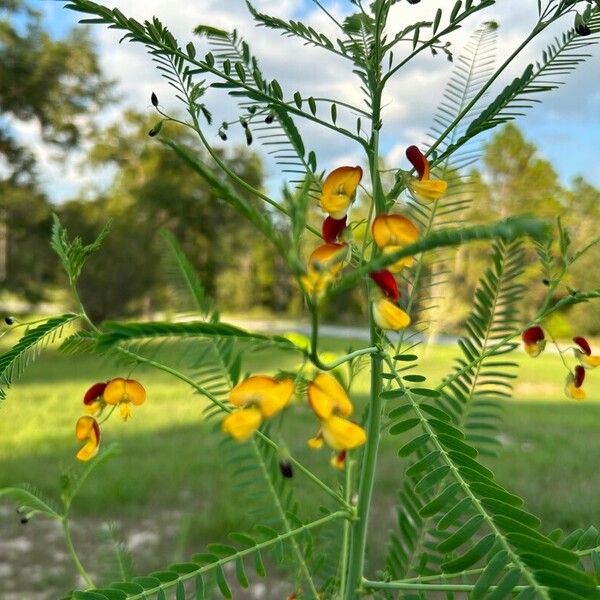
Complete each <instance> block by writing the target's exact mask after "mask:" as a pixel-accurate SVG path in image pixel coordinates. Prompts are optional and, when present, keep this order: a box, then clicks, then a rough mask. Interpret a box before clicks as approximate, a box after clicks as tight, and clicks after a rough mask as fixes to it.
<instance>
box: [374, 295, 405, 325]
mask: <svg viewBox="0 0 600 600" xmlns="http://www.w3.org/2000/svg"><path fill="white" fill-rule="evenodd" d="M373 318H374V319H375V323H377V325H378V326H379V327H381V329H390V330H392V331H400V329H406V327H408V326H409V325H410V316H409V315H408V314H407V313H405V312H404V311H403V310H402V309H401V308H400V307H399V306H398V305H397V304H394V303H393V302H391V301H390V300H388V299H387V298H381V299H380V300H377V302H375V303H374V304H373Z"/></svg>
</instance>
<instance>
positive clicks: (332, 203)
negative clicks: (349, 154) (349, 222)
mask: <svg viewBox="0 0 600 600" xmlns="http://www.w3.org/2000/svg"><path fill="white" fill-rule="evenodd" d="M361 179H362V169H361V168H360V167H339V168H338V169H335V170H334V171H332V172H331V173H329V175H328V176H327V177H326V178H325V181H324V182H323V192H322V194H321V202H320V206H321V208H322V209H323V210H324V211H325V212H326V213H329V215H330V216H331V217H333V218H334V219H343V218H344V217H345V216H346V213H347V212H348V208H349V206H350V204H351V203H352V200H353V199H354V194H355V193H356V188H357V187H358V184H359V183H360V180H361Z"/></svg>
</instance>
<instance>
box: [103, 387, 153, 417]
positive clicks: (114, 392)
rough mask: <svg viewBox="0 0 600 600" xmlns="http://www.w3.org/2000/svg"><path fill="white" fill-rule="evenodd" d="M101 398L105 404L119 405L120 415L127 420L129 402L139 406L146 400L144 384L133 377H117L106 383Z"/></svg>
mask: <svg viewBox="0 0 600 600" xmlns="http://www.w3.org/2000/svg"><path fill="white" fill-rule="evenodd" d="M102 398H103V400H104V402H105V403H106V404H110V405H112V406H117V405H118V406H119V411H120V413H121V417H122V419H123V420H124V421H127V419H129V417H131V407H130V404H133V405H135V406H140V405H142V404H144V402H145V401H146V390H145V389H144V386H143V385H142V384H141V383H139V381H136V380H135V379H124V378H123V377H117V378H116V379H112V380H111V381H109V382H108V383H107V385H106V388H105V389H104V393H103V394H102Z"/></svg>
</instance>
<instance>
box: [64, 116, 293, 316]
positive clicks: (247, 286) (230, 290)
mask: <svg viewBox="0 0 600 600" xmlns="http://www.w3.org/2000/svg"><path fill="white" fill-rule="evenodd" d="M153 123H154V122H153V121H152V120H149V119H148V118H145V117H142V116H140V115H139V114H137V113H135V112H131V111H130V112H127V113H126V114H125V115H124V116H123V118H122V119H120V120H119V123H117V124H114V125H112V126H110V127H109V128H107V129H106V130H105V131H104V132H103V133H102V135H100V137H99V138H98V139H97V141H96V143H95V145H94V147H93V149H92V151H91V153H90V157H89V158H90V161H91V164H93V165H95V166H98V167H101V166H107V165H113V166H115V167H116V168H117V173H116V176H115V179H114V182H113V184H112V185H111V186H110V188H109V190H108V191H107V192H106V193H103V194H102V195H100V196H99V197H98V199H97V200H96V201H94V202H92V203H89V202H82V201H78V202H71V203H67V204H66V205H65V207H64V208H63V209H62V210H61V213H62V216H63V218H64V221H65V223H66V224H67V225H68V227H69V229H71V230H73V232H74V233H77V234H83V235H85V236H88V237H92V235H93V233H92V231H91V230H90V229H92V230H97V229H99V227H101V224H102V222H104V221H106V220H108V218H112V220H113V230H112V232H111V234H110V236H109V238H108V239H107V240H106V242H105V245H104V251H103V252H102V253H101V255H99V256H98V257H96V258H95V259H94V260H95V262H94V265H93V268H91V269H90V271H89V272H90V273H91V274H92V275H91V276H90V278H89V279H86V278H85V277H84V278H83V279H82V280H81V288H82V289H81V291H82V295H83V297H84V299H85V301H86V302H87V304H88V306H89V307H90V309H91V311H92V313H93V314H94V316H95V317H97V318H98V317H100V318H104V317H107V316H117V315H119V316H121V315H127V314H135V313H139V312H140V311H145V310H146V311H147V310H153V309H156V308H157V307H158V306H161V305H164V303H165V302H166V301H167V300H168V297H167V289H166V284H167V281H166V280H165V275H164V268H163V266H164V265H161V258H160V257H161V255H164V248H163V247H162V243H163V242H162V239H161V237H160V236H159V235H158V232H159V230H160V229H163V228H164V229H166V230H168V231H170V232H171V233H173V234H174V235H176V237H177V239H178V240H179V242H180V243H181V245H182V247H183V249H184V250H185V252H186V254H187V255H188V256H189V258H190V260H191V261H192V263H193V264H194V266H195V267H196V268H197V269H198V273H199V275H200V277H201V279H202V282H203V284H204V285H205V287H206V289H207V291H208V292H209V293H210V294H211V295H212V296H214V297H216V298H218V299H219V300H220V301H221V305H222V306H224V307H225V308H226V309H230V310H243V311H247V310H248V309H249V308H251V307H256V306H262V307H266V308H268V309H277V310H285V309H287V307H288V306H289V304H290V301H291V300H292V298H291V295H290V294H286V293H285V290H286V289H291V287H290V282H289V273H288V271H287V269H284V268H282V265H281V264H280V259H279V258H278V257H276V256H275V255H274V254H273V253H272V252H269V251H268V249H265V246H264V243H263V242H262V240H261V239H260V237H258V236H257V235H256V233H255V232H254V230H253V229H252V228H251V226H250V225H249V224H248V223H247V222H245V221H244V220H243V219H241V218H240V217H239V215H237V214H236V213H235V212H234V211H233V210H232V209H231V207H230V206H229V205H227V204H226V203H225V202H223V201H222V200H221V199H219V197H218V196H216V195H215V192H214V191H213V190H212V189H210V188H209V187H208V186H207V185H206V184H205V183H204V181H202V180H201V179H200V178H196V177H195V176H193V175H190V172H189V170H188V169H187V167H186V166H185V164H183V163H182V162H181V160H180V159H179V158H178V157H177V156H175V155H174V154H173V153H172V152H171V151H169V150H168V149H166V148H164V147H163V146H162V145H160V144H158V143H156V142H153V141H152V140H151V139H150V138H149V137H148V131H149V129H150V128H151V127H152V125H153ZM165 128H168V134H169V136H170V137H173V138H175V139H177V140H178V141H179V142H181V143H184V144H188V145H191V144H193V143H194V142H193V137H192V136H191V135H190V134H189V133H188V132H187V131H186V130H184V129H181V128H179V126H175V125H165ZM222 156H223V157H224V158H225V159H226V160H227V162H228V164H229V165H230V166H231V167H232V168H233V170H234V171H235V172H236V173H238V175H240V176H242V177H243V178H244V179H245V180H246V181H249V182H252V185H253V186H254V187H256V188H260V187H261V185H262V177H263V173H262V166H261V163H260V160H259V158H258V157H257V155H255V154H254V153H251V152H249V151H248V150H246V149H244V148H234V149H232V150H230V151H227V152H225V151H223V152H222ZM238 191H239V192H240V193H243V194H245V195H246V196H248V194H247V192H244V191H243V190H238ZM92 223H93V225H92V227H91V228H90V224H92ZM282 290H283V293H282Z"/></svg>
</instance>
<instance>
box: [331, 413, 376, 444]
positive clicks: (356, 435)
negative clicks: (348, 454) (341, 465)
mask: <svg viewBox="0 0 600 600" xmlns="http://www.w3.org/2000/svg"><path fill="white" fill-rule="evenodd" d="M322 427H323V438H324V439H325V441H326V442H327V445H328V446H330V447H331V448H333V449H334V450H340V451H341V450H351V449H352V448H357V447H358V446H362V445H363V444H364V443H365V442H366V441H367V434H366V433H365V430H364V429H363V428H362V427H361V426H360V425H357V424H356V423H353V422H352V421H349V420H348V419H344V418H342V417H338V416H336V415H333V416H331V417H329V419H326V420H324V421H323V423H322Z"/></svg>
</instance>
